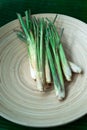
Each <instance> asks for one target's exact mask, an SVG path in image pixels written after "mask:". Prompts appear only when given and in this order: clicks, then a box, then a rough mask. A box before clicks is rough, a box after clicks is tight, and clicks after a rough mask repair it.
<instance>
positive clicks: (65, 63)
mask: <svg viewBox="0 0 87 130" xmlns="http://www.w3.org/2000/svg"><path fill="white" fill-rule="evenodd" d="M62 34H63V30H62V32H61V36H60V38H58V36H57V35H56V36H57V39H58V41H59V43H58V45H59V55H60V60H61V64H62V69H63V73H64V75H65V78H66V79H67V81H71V77H72V71H71V68H70V66H69V63H68V60H67V58H66V55H65V52H64V49H63V46H62V43H61V42H60V39H61V37H62Z"/></svg>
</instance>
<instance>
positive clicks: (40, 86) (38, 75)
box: [37, 72, 43, 91]
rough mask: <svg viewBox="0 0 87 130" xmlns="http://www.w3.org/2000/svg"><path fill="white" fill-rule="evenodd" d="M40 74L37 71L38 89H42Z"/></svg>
mask: <svg viewBox="0 0 87 130" xmlns="http://www.w3.org/2000/svg"><path fill="white" fill-rule="evenodd" d="M40 76H41V74H40V72H37V89H38V90H39V91H43V83H42V80H41V77H40Z"/></svg>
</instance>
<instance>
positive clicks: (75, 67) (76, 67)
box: [68, 61, 82, 73]
mask: <svg viewBox="0 0 87 130" xmlns="http://www.w3.org/2000/svg"><path fill="white" fill-rule="evenodd" d="M68 62H69V65H70V68H71V70H72V72H74V73H81V72H82V69H81V68H80V67H79V66H78V65H76V64H74V63H72V62H71V61H68Z"/></svg>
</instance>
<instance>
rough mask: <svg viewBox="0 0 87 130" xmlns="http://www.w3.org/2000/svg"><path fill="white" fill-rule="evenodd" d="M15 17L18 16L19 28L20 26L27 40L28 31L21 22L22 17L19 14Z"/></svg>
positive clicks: (22, 21)
mask: <svg viewBox="0 0 87 130" xmlns="http://www.w3.org/2000/svg"><path fill="white" fill-rule="evenodd" d="M17 16H18V19H19V21H20V24H21V26H22V29H23V31H24V33H25V35H26V37H27V38H29V34H28V31H27V28H26V25H25V23H24V20H23V18H22V16H21V15H20V14H17Z"/></svg>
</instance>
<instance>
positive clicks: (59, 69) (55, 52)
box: [49, 28, 65, 91]
mask: <svg viewBox="0 0 87 130" xmlns="http://www.w3.org/2000/svg"><path fill="white" fill-rule="evenodd" d="M49 33H50V36H49V37H50V43H51V47H52V50H53V54H54V58H55V63H56V68H57V72H58V76H59V80H60V83H61V86H62V89H64V91H65V88H64V80H63V74H62V68H61V65H60V59H59V53H58V51H57V50H56V41H55V38H54V37H55V36H54V35H55V34H54V32H53V30H52V28H51V30H49Z"/></svg>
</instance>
